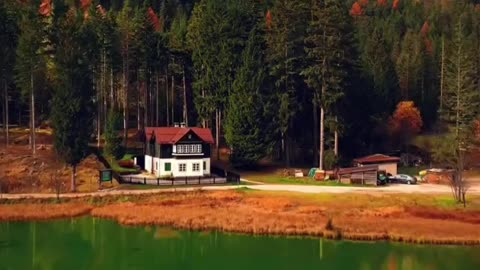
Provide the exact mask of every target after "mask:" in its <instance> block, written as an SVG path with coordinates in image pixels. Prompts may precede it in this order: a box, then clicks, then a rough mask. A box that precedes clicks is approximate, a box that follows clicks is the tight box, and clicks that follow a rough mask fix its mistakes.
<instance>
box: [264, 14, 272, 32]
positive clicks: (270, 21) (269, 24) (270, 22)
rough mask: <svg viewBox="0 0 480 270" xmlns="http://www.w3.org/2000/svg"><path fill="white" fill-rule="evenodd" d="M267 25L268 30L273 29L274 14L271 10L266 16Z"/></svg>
mask: <svg viewBox="0 0 480 270" xmlns="http://www.w3.org/2000/svg"><path fill="white" fill-rule="evenodd" d="M265 23H266V25H267V29H270V28H272V12H270V10H268V11H267V15H266V16H265Z"/></svg>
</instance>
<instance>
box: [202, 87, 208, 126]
mask: <svg viewBox="0 0 480 270" xmlns="http://www.w3.org/2000/svg"><path fill="white" fill-rule="evenodd" d="M202 98H205V89H202ZM202 127H203V128H206V127H207V119H205V118H202Z"/></svg>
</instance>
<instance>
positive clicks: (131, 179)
mask: <svg viewBox="0 0 480 270" xmlns="http://www.w3.org/2000/svg"><path fill="white" fill-rule="evenodd" d="M131 183H132V177H131V176H130V184H131Z"/></svg>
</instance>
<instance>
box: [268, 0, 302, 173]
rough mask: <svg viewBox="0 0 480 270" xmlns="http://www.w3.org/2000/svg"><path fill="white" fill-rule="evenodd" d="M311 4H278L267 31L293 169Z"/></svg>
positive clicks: (284, 150) (286, 158)
mask: <svg viewBox="0 0 480 270" xmlns="http://www.w3.org/2000/svg"><path fill="white" fill-rule="evenodd" d="M308 2H309V1H305V0H294V1H292V0H279V1H276V2H275V4H274V6H273V8H272V10H271V18H272V21H271V27H270V29H269V30H268V31H267V44H268V53H267V60H268V62H269V66H270V75H271V76H272V77H273V80H274V83H275V86H276V91H275V92H276V93H277V99H278V115H279V117H278V118H279V119H278V120H279V129H280V133H281V136H282V147H281V148H282V154H283V155H284V161H285V164H286V166H287V167H289V166H290V152H291V151H290V147H291V146H290V137H291V135H290V133H291V128H292V126H293V121H294V118H295V116H296V115H297V113H298V112H299V109H300V106H299V105H300V102H299V96H300V95H299V92H300V89H299V88H300V87H301V84H302V80H301V76H300V70H301V68H302V64H303V62H304V61H303V60H304V57H305V52H304V50H303V47H304V34H305V31H306V27H307V25H306V21H305V19H304V18H305V17H306V16H307V5H308Z"/></svg>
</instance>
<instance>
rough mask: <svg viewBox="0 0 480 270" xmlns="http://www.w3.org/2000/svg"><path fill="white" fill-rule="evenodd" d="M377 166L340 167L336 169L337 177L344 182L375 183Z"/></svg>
mask: <svg viewBox="0 0 480 270" xmlns="http://www.w3.org/2000/svg"><path fill="white" fill-rule="evenodd" d="M378 170H379V168H378V166H377V165H369V166H362V167H352V168H342V169H340V170H338V172H337V177H338V180H339V181H340V182H341V183H344V184H359V185H375V186H376V185H377V177H378Z"/></svg>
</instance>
